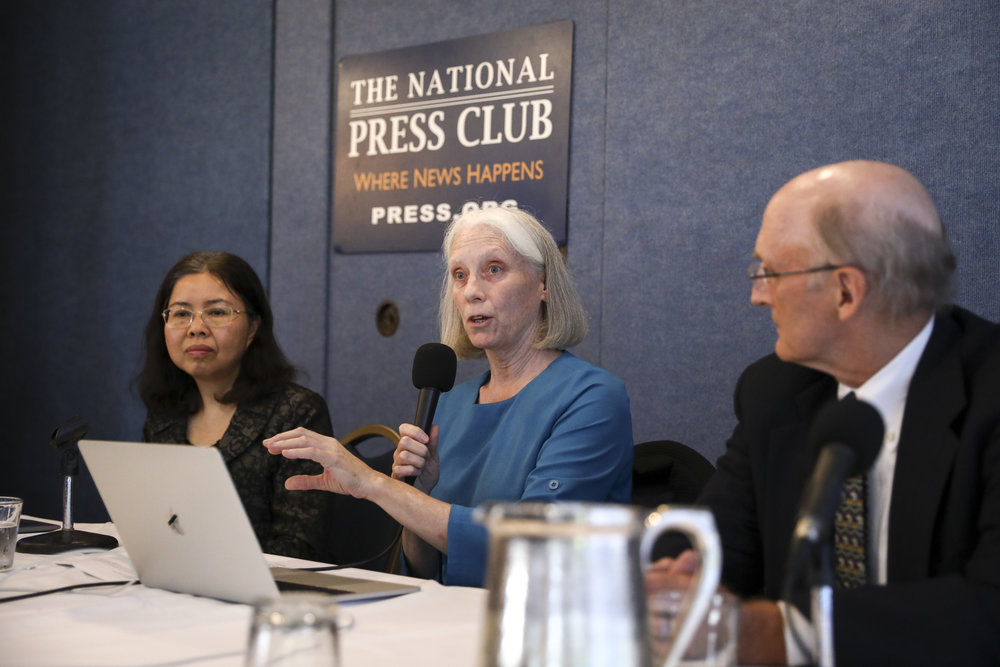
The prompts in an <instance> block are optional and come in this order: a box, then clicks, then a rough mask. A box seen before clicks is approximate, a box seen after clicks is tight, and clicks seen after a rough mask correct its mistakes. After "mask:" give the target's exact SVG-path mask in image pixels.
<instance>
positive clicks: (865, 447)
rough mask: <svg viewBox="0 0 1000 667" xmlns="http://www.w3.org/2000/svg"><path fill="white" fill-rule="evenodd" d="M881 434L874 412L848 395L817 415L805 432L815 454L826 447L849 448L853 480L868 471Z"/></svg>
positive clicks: (877, 416)
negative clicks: (853, 463)
mask: <svg viewBox="0 0 1000 667" xmlns="http://www.w3.org/2000/svg"><path fill="white" fill-rule="evenodd" d="M884 434H885V427H884V426H883V425H882V417H881V416H880V415H879V413H878V410H876V409H875V408H874V407H872V405H871V404H870V403H866V402H865V401H861V400H858V398H857V397H856V396H855V395H854V394H853V393H851V394H848V395H847V396H845V397H844V398H843V399H841V400H839V401H834V402H832V403H829V404H828V405H826V406H824V407H823V409H822V410H820V411H819V414H817V415H816V419H815V420H814V421H813V424H812V428H811V429H810V431H809V442H810V444H811V446H812V448H813V449H814V450H815V451H819V449H820V448H821V447H823V446H824V445H827V444H830V443H837V444H841V445H846V446H847V447H849V448H850V449H851V451H853V452H854V456H855V457H856V463H855V466H854V469H853V470H852V471H851V473H850V475H849V476H851V477H853V476H855V475H860V474H861V473H863V472H865V471H866V470H868V468H870V467H871V465H872V464H873V463H874V462H875V457H877V456H878V452H879V450H880V449H881V448H882V437H883V435H884Z"/></svg>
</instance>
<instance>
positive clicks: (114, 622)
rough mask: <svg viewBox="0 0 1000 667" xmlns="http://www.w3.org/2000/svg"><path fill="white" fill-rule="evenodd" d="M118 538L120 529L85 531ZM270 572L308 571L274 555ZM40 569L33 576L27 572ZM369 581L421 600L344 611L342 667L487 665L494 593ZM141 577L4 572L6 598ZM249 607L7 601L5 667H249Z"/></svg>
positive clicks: (17, 561)
mask: <svg viewBox="0 0 1000 667" xmlns="http://www.w3.org/2000/svg"><path fill="white" fill-rule="evenodd" d="M75 527H76V528H78V529H81V530H89V531H94V532H102V533H108V534H114V527H113V526H112V525H111V524H100V525H94V524H90V525H77V526H75ZM267 560H268V562H269V563H270V564H271V565H285V566H288V567H295V566H296V565H298V566H302V565H304V564H306V563H304V562H303V561H295V560H293V559H289V558H282V557H279V556H268V557H267ZM28 565H36V567H33V568H31V569H25V566H28ZM341 572H342V573H343V574H345V575H347V576H352V575H354V576H364V577H370V578H381V579H390V580H398V581H406V582H410V583H415V584H417V585H419V586H420V587H421V590H420V592H418V593H412V594H409V595H404V596H401V597H396V598H390V599H385V600H376V601H370V602H356V603H346V604H343V605H341V607H340V609H341V614H342V615H343V620H342V625H344V626H347V627H345V629H343V630H342V631H341V633H340V655H341V663H342V665H343V667H355V666H357V667H379V666H380V665H399V664H406V665H410V666H414V667H417V666H420V665H428V666H433V667H445V666H447V667H451V666H455V667H464V666H470V667H471V666H473V665H476V664H477V663H478V658H477V656H478V650H479V645H480V633H481V628H482V621H483V616H484V611H485V604H486V591H484V590H482V589H478V588H462V587H454V586H442V585H440V584H438V583H436V582H433V581H426V580H423V579H412V578H408V577H399V576H394V575H387V574H380V573H376V572H369V571H367V570H350V569H347V570H342V571H341ZM132 576H134V575H133V573H132V572H131V564H130V563H129V562H128V560H127V554H125V552H124V550H123V549H122V548H121V547H119V548H118V549H114V550H111V551H109V552H104V553H101V554H89V555H87V554H84V555H73V554H67V555H62V556H39V555H31V554H22V553H18V554H16V555H15V558H14V568H13V570H11V571H10V573H0V600H2V598H4V597H9V596H12V595H18V594H21V593H25V592H30V591H37V590H45V589H49V588H55V587H59V586H65V585H68V584H74V583H81V582H86V581H98V580H102V581H114V580H119V579H128V578H130V577H132ZM250 610H251V608H250V607H249V606H248V605H240V604H231V603H227V602H219V601H217V600H212V599H208V598H201V597H196V596H192V595H183V594H179V593H171V592H168V591H163V590H158V589H152V588H146V587H145V586H142V585H141V584H134V585H131V586H128V587H119V588H115V589H108V588H93V589H83V590H78V591H74V592H68V593H55V594H52V595H44V596H41V597H36V598H31V599H27V600H18V601H14V602H8V603H2V602H0V665H4V666H6V665H10V666H15V665H16V666H18V667H30V666H34V665H46V666H64V665H65V666H69V665H72V666H73V667H81V666H87V665H95V666H96V665H102V666H105V665H109V666H113V665H146V666H153V665H162V666H166V665H212V666H217V667H222V666H235V665H242V663H243V655H244V651H245V645H246V640H247V631H248V629H249V623H250Z"/></svg>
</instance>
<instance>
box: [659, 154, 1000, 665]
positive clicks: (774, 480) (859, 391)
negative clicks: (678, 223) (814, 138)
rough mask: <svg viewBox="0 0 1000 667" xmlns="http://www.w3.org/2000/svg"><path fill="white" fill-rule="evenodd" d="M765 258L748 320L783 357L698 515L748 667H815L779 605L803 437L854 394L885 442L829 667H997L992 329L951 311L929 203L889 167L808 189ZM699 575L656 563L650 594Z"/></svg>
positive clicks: (803, 468) (750, 398) (806, 473)
mask: <svg viewBox="0 0 1000 667" xmlns="http://www.w3.org/2000/svg"><path fill="white" fill-rule="evenodd" d="M754 255H755V258H756V259H757V261H756V262H755V263H754V264H753V265H752V266H751V268H750V279H751V281H752V285H753V288H752V292H751V302H752V303H753V304H754V305H757V306H766V307H767V308H768V309H769V310H770V312H771V317H772V319H773V320H774V324H775V328H776V330H777V334H778V339H777V343H776V345H775V353H774V354H771V355H769V356H767V357H765V358H763V359H761V360H759V361H757V362H756V363H754V364H753V365H751V366H750V367H749V368H747V369H746V371H744V373H743V375H742V376H741V377H740V380H739V382H738V384H737V388H736V392H735V401H734V402H735V410H736V415H737V418H738V425H737V427H736V429H735V431H734V432H733V435H732V437H731V438H730V440H729V442H728V444H727V448H726V452H725V454H724V455H723V456H722V457H721V458H720V459H719V462H718V470H717V472H716V474H715V475H714V476H713V478H712V479H711V480H710V481H709V483H708V485H707V486H706V488H705V490H704V492H703V494H702V496H701V497H700V499H699V502H700V503H703V504H706V505H708V506H709V507H711V508H712V510H713V512H714V513H715V517H716V520H717V523H718V527H719V532H720V536H721V538H722V542H723V548H724V563H723V582H724V583H725V585H726V586H727V587H729V588H730V589H731V590H733V591H734V592H736V593H738V594H740V595H741V596H743V597H744V598H746V601H744V603H743V609H742V613H741V622H742V627H741V632H740V662H742V663H752V664H781V663H785V662H792V663H803V662H807V661H811V660H813V659H814V656H812V655H810V653H811V652H812V651H813V650H814V649H815V645H811V644H814V642H813V641H812V638H813V637H812V634H811V631H810V629H809V624H808V622H807V621H805V617H807V616H808V615H809V614H808V610H806V609H798V608H797V607H795V606H793V605H792V604H786V603H785V602H777V601H778V600H780V598H781V597H782V593H783V591H782V587H783V584H784V583H785V578H786V577H787V576H788V568H789V567H790V566H789V563H788V553H789V545H790V543H791V540H792V532H793V530H794V528H795V525H796V517H797V512H798V509H799V501H800V499H801V498H802V495H803V490H804V489H805V487H806V484H807V481H808V480H809V478H810V475H811V473H812V469H813V466H814V463H815V460H816V453H815V452H814V451H809V450H808V448H807V446H806V435H807V433H808V431H809V428H810V425H811V424H812V422H813V421H814V418H815V417H816V415H817V413H818V412H819V411H820V409H821V408H823V407H824V406H826V405H828V404H829V403H831V402H833V401H836V400H838V399H841V398H843V397H844V396H845V395H847V394H849V393H852V392H853V393H854V394H855V395H856V396H857V397H858V398H860V399H862V400H864V401H866V402H868V403H870V404H871V405H872V406H874V407H875V409H876V410H877V411H878V413H879V415H880V416H881V418H882V421H883V423H884V426H885V433H884V439H883V442H882V443H881V445H882V446H881V450H880V452H879V455H878V458H877V459H876V461H875V463H874V465H873V466H872V468H871V469H870V470H869V471H868V472H867V474H866V475H865V476H864V478H863V482H864V486H862V487H860V488H861V489H862V490H861V491H854V492H853V493H854V495H853V496H852V498H853V499H854V501H855V505H857V506H860V509H863V510H864V513H863V514H860V515H859V518H858V519H856V521H857V523H856V525H855V527H856V528H857V529H858V531H859V534H860V535H861V540H860V544H857V545H855V546H856V547H858V550H857V553H859V554H860V557H859V560H860V562H858V563H854V564H852V565H851V568H852V569H851V571H850V572H849V573H848V574H849V576H845V577H844V578H843V579H839V580H838V585H837V587H836V588H835V590H834V591H833V596H832V600H833V633H832V635H833V636H832V639H833V641H832V649H833V655H834V656H835V657H836V660H837V662H839V664H844V665H848V664H849V665H860V664H870V665H944V664H949V665H986V664H993V665H995V664H1000V632H998V631H997V628H998V627H1000V327H998V326H997V325H996V324H993V323H991V322H988V321H986V320H983V319H981V318H979V317H977V316H976V315H974V314H972V313H970V312H968V311H966V310H963V309H962V308H959V307H956V306H953V305H948V303H947V301H948V299H949V295H950V287H951V275H952V272H953V270H954V268H955V260H954V256H953V254H952V251H951V249H950V247H949V245H948V242H947V239H946V236H945V232H944V229H943V227H942V225H941V223H940V220H939V218H938V214H937V211H936V209H935V207H934V204H933V202H932V201H931V198H930V196H929V195H928V193H927V192H926V190H925V189H924V187H923V186H922V185H921V184H920V183H919V182H918V181H917V180H916V178H914V177H913V176H912V175H911V174H909V173H908V172H906V171H904V170H903V169H900V168H899V167H895V166H892V165H889V164H884V163H878V162H867V161H853V162H844V163H840V164H834V165H830V166H826V167H822V168H819V169H815V170H812V171H809V172H807V173H805V174H802V175H800V176H798V177H796V178H795V179H793V180H792V181H790V182H789V183H788V184H786V185H785V186H784V187H782V188H781V189H780V190H779V191H778V192H777V194H775V196H774V197H773V198H772V199H771V201H770V203H769V204H768V206H767V208H766V210H765V212H764V217H763V221H762V224H761V228H760V232H759V234H758V236H757V242H756V246H755V249H754ZM855 509H858V507H856V508H855ZM840 563H841V564H842V565H844V564H845V562H844V561H843V560H841V561H840ZM695 566H696V564H695V562H694V558H692V556H691V555H690V554H689V553H685V554H681V555H680V556H679V557H678V558H676V559H663V560H662V561H660V562H659V563H658V564H657V566H656V568H655V569H654V571H653V572H652V573H651V575H650V577H649V585H650V587H651V588H655V587H659V586H665V585H667V584H668V583H676V582H677V581H678V580H684V579H685V578H686V577H688V576H689V575H690V573H691V571H692V570H693V568H694V567H695ZM793 597H794V596H793ZM803 598H804V599H805V600H808V596H802V598H799V597H796V598H795V599H796V600H801V599H803ZM803 606H808V605H803ZM797 627H804V628H805V630H806V633H805V634H806V637H807V641H805V642H800V641H798V640H797V638H796V637H797V636H798V635H801V634H803V633H802V632H801V631H800V632H796V631H795V628H797Z"/></svg>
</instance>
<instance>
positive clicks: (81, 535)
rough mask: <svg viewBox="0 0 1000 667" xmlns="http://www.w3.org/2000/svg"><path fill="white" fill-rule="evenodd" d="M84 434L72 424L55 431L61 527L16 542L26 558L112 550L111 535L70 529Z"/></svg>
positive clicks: (80, 426)
mask: <svg viewBox="0 0 1000 667" xmlns="http://www.w3.org/2000/svg"><path fill="white" fill-rule="evenodd" d="M86 434H87V425H86V424H82V423H80V424H77V423H75V420H70V421H69V422H67V423H65V424H63V425H61V426H58V427H56V429H55V431H53V432H52V439H51V441H50V442H51V444H52V446H53V447H55V448H56V449H58V450H59V451H60V452H61V453H62V461H61V468H62V474H63V524H62V528H61V529H60V530H55V531H52V532H48V533H43V534H41V535H32V536H31V537H24V538H21V539H20V540H18V541H17V547H16V550H17V551H18V552H20V553H26V554H58V553H63V552H64V551H72V550H74V549H114V548H115V547H117V546H118V540H116V539H115V538H113V537H111V536H110V535H101V534H100V533H89V532H87V531H84V530H74V529H73V478H74V477H75V476H76V475H77V474H79V472H80V450H79V448H78V447H77V444H78V443H79V442H80V439H81V438H83V436H84V435H86Z"/></svg>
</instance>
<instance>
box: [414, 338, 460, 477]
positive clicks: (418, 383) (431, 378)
mask: <svg viewBox="0 0 1000 667" xmlns="http://www.w3.org/2000/svg"><path fill="white" fill-rule="evenodd" d="M457 367H458V359H457V358H456V357H455V351H454V350H452V349H451V348H450V347H448V346H447V345H444V344H442V343H424V344H423V345H421V346H420V347H419V348H417V353H416V354H415V355H413V386H414V387H416V388H417V389H419V390H420V396H419V397H418V399H417V414H416V416H415V417H414V418H413V423H414V424H416V425H417V426H419V427H420V428H421V429H422V430H423V431H424V432H425V433H428V434H429V433H430V431H431V424H432V423H433V422H434V411H435V410H436V409H437V404H438V398H440V397H441V392H443V391H450V390H451V388H452V387H453V386H454V384H455V371H456V370H457ZM414 479H415V478H414V477H407V479H406V481H407V482H409V483H410V484H412V483H413V481H414Z"/></svg>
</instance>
